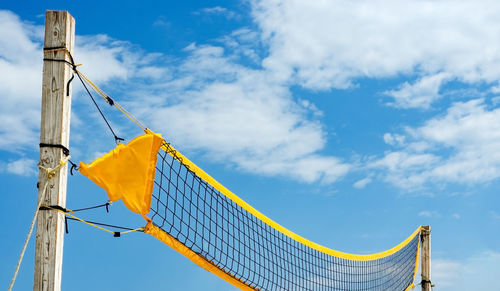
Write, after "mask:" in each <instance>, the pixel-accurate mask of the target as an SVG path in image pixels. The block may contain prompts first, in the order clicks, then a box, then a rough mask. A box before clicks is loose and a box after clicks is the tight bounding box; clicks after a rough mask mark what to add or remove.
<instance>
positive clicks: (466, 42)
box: [0, 0, 500, 290]
mask: <svg viewBox="0 0 500 291" xmlns="http://www.w3.org/2000/svg"><path fill="white" fill-rule="evenodd" d="M0 9H2V10H1V11H0V76H1V77H0V96H1V98H0V100H1V101H0V104H1V106H0V185H1V192H2V197H3V200H4V203H2V205H1V206H0V210H1V211H0V221H1V225H2V229H3V230H4V232H3V235H2V236H0V249H1V250H2V252H3V259H2V263H1V264H0V274H1V275H0V278H1V281H2V282H4V284H5V285H7V284H8V282H9V281H10V277H11V275H12V273H13V271H14V267H15V263H16V261H17V257H18V255H19V252H20V250H21V246H22V243H23V241H24V238H25V235H26V233H27V229H28V226H29V222H30V220H31V216H32V213H33V211H34V207H35V204H36V188H35V184H36V179H37V177H36V173H37V169H36V163H37V159H38V147H37V145H38V142H39V122H40V121H39V118H40V117H39V116H40V94H41V93H40V88H41V67H42V51H41V49H42V40H43V22H44V12H45V10H46V9H60V10H69V11H70V13H71V14H72V15H73V16H74V17H75V18H76V34H77V39H76V42H77V43H76V46H77V47H76V50H75V53H74V56H75V59H76V61H77V62H78V63H82V64H83V66H82V67H81V70H82V71H83V72H84V73H85V74H86V75H87V76H88V77H89V78H91V79H92V80H94V81H96V82H97V83H98V84H100V85H101V86H102V87H103V88H104V89H105V90H106V91H107V92H108V93H109V94H110V95H111V96H113V97H114V98H115V99H116V100H118V101H119V102H120V103H121V104H122V105H124V106H125V107H126V108H127V109H129V111H131V112H133V113H134V114H135V115H136V116H137V117H138V118H139V119H140V120H142V121H143V122H144V123H145V124H147V125H148V126H149V127H150V128H152V129H153V130H155V131H158V132H161V133H163V135H164V137H165V138H166V139H167V140H169V141H171V142H172V143H173V145H175V146H176V147H177V148H178V149H180V150H181V151H182V152H183V153H184V154H185V155H187V156H188V157H190V159H191V160H193V161H195V162H196V163H197V164H198V165H199V166H201V167H202V168H203V169H205V170H206V171H207V172H208V173H210V174H211V175H212V176H213V177H215V178H216V179H217V180H219V181H220V182H221V183H222V184H224V185H225V186H227V187H228V188H229V189H231V190H232V191H233V192H235V193H237V194H238V195H240V196H241V197H242V198H243V199H244V200H246V201H247V202H248V203H250V204H251V205H252V206H254V207H255V208H257V209H259V210H260V211H261V212H263V213H264V214H266V215H267V216H269V217H271V218H273V219H274V220H276V221H277V222H278V223H280V224H282V225H284V226H286V227H287V228H289V229H291V230H292V231H294V232H296V233H298V234H300V235H302V236H304V237H306V238H308V239H310V240H312V241H315V242H317V243H319V244H322V245H325V246H327V247H330V248H333V249H337V250H340V251H344V252H351V253H373V252H379V251H383V250H385V249H388V248H390V247H392V246H394V245H396V244H397V243H399V242H400V241H401V240H403V239H404V238H406V237H407V236H408V235H409V234H411V233H412V232H413V230H414V229H415V228H416V227H417V226H418V225H427V224H430V225H431V226H432V230H433V232H432V258H433V265H432V268H433V281H434V282H435V284H436V287H435V290H492V287H491V286H496V285H497V284H496V282H495V281H494V280H495V278H497V277H498V276H499V275H500V247H499V245H500V244H499V241H500V206H499V205H500V198H499V195H498V190H497V189H498V187H499V185H500V183H499V182H500V179H499V178H500V154H499V153H498V152H499V151H498V148H500V53H499V52H500V38H499V37H498V35H500V34H499V33H500V20H499V19H498V13H499V12H500V5H499V4H498V3H497V2H495V1H481V2H480V3H477V2H476V1H460V2H458V3H457V2H455V1H451V0H442V1H410V0H405V1H356V2H352V1H299V0H297V1H277V0H276V1H272V0H260V1H257V0H255V1H181V2H179V1H177V2H174V1H164V2H163V3H155V2H153V1H143V2H141V3H140V4H139V3H138V2H136V1H134V2H132V1H120V3H119V4H118V3H113V2H103V1H87V2H83V1H80V2H75V3H67V2H63V1H11V2H6V3H3V4H2V6H1V7H0ZM73 90H74V94H73V112H72V128H71V138H70V140H71V142H70V147H71V153H72V157H73V160H75V161H80V160H82V161H86V162H89V161H91V160H92V159H93V158H95V157H97V156H99V155H100V154H102V153H104V152H107V151H109V150H110V149H111V148H113V146H114V141H113V138H112V136H111V135H110V134H109V132H108V131H107V129H106V127H105V124H104V123H103V122H102V120H101V119H99V116H98V115H97V113H96V112H95V110H94V108H92V104H91V103H90V102H89V100H88V98H87V97H86V96H85V95H84V94H83V93H84V92H83V89H82V88H81V86H79V85H77V84H76V83H75V84H74V87H73ZM102 106H103V107H104V109H105V113H106V114H107V116H108V117H109V118H110V120H111V122H112V124H113V126H114V127H115V128H116V130H117V131H118V132H119V135H120V136H122V137H125V138H127V140H130V139H131V138H133V137H134V136H136V135H138V134H139V133H140V132H139V131H138V130H137V128H135V127H134V125H133V124H132V123H130V122H128V121H127V120H126V119H123V117H122V116H120V115H119V113H118V112H116V111H113V110H112V109H110V108H108V107H105V105H104V104H103V105H102ZM106 199H107V197H106V194H105V192H104V191H103V190H101V189H99V188H98V187H96V186H95V185H93V184H92V182H90V181H89V180H87V179H85V178H84V177H82V176H81V175H75V176H72V177H70V178H69V182H68V204H67V206H68V208H80V207H85V206H88V205H94V204H100V203H103V202H105V201H106ZM84 216H85V217H87V218H89V219H94V220H99V221H104V222H110V223H116V224H121V225H129V226H133V227H136V226H142V225H143V224H144V223H143V220H142V218H140V217H136V216H135V215H134V214H132V213H129V212H127V211H126V210H125V209H123V207H122V205H121V203H116V204H115V205H113V207H112V208H111V213H110V214H106V213H105V212H104V211H99V210H97V211H93V212H90V213H88V214H85V215H84ZM33 245H34V242H33V241H31V243H30V247H29V249H28V252H27V255H26V257H25V260H24V262H23V265H22V267H21V272H20V274H19V277H18V281H17V283H16V289H17V290H26V289H29V288H31V286H32V273H33V260H34V259H33ZM118 288H120V289H121V290H142V289H150V290H233V289H234V288H233V287H232V286H229V285H228V284H227V283H225V282H224V281H222V280H220V279H218V278H217V277H216V276H214V275H212V274H209V273H207V272H206V271H204V270H202V269H200V268H198V267H197V266H195V265H194V264H192V263H191V262H190V261H188V260H187V259H185V258H184V257H182V256H181V255H179V254H177V253H176V252H175V251H173V250H171V249H169V248H168V247H167V246H165V245H163V244H161V243H159V242H158V241H156V240H155V239H154V238H152V237H149V236H146V235H142V234H140V233H135V234H130V235H127V236H124V237H122V238H119V239H116V238H113V237H110V236H109V235H108V234H107V233H101V232H99V231H96V230H95V229H93V228H88V227H86V226H84V225H79V224H76V223H71V224H70V233H69V235H66V237H65V252H64V269H63V289H64V290H89V289H90V290H113V289H118Z"/></svg>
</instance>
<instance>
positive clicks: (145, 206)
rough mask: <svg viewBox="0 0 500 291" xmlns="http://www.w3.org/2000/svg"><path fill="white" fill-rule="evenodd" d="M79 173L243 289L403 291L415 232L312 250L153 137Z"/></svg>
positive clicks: (414, 258) (410, 275) (410, 283)
mask: <svg viewBox="0 0 500 291" xmlns="http://www.w3.org/2000/svg"><path fill="white" fill-rule="evenodd" d="M80 171H81V172H82V173H83V174H84V175H86V176H88V177H89V178H90V179H92V180H93V181H94V182H96V183H97V184H98V185H100V186H102V187H103V188H105V189H106V191H107V193H108V196H109V198H110V200H111V201H116V200H119V199H122V200H123V202H124V203H125V205H126V206H127V207H128V208H129V209H130V210H132V211H134V212H137V213H140V214H142V215H143V217H144V218H145V219H146V220H147V225H146V226H145V227H144V232H145V233H148V234H151V235H153V236H154V237H156V238H157V239H159V240H160V241H162V242H164V243H165V244H167V245H169V246H170V247H172V248H173V249H175V250H177V251H178V252H180V253H181V254H183V255H184V256H186V257H187V258H189V259H190V260H191V261H193V262H194V263H195V264H197V265H199V266H200V267H202V268H204V269H206V270H208V271H210V272H212V273H214V274H216V275H217V276H219V277H221V278H222V279H224V280H226V281H228V282H229V283H231V284H233V285H234V286H236V287H238V288H240V289H244V290H408V289H410V288H412V287H414V280H415V275H416V272H417V269H418V256H419V241H420V231H421V227H419V228H418V229H417V230H415V232H414V233H413V234H411V235H410V236H409V237H408V238H407V239H406V240H404V241H403V242H402V243H400V244H399V245H397V246H396V247H394V248H392V249H390V250H387V251H384V252H381V253H377V254H369V255H354V254H347V253H343V252H339V251H335V250H332V249H329V248H326V247H323V246H320V245H318V244H316V243H313V242H311V241H309V240H307V239H305V238H303V237H301V236H299V235H297V234H295V233H293V232H291V231H290V230H288V229H286V228H284V227H283V226H281V225H279V224H278V223H276V222H274V221H273V220H271V219H270V218H268V217H266V216H265V215H263V214H262V213H260V212H259V211H257V210H256V209H254V208H253V207H251V206H250V205H248V204H247V203H246V202H245V201H243V200H242V199H241V198H239V197H238V196H236V195H235V194H233V193H232V192H231V191H229V190H228V189H227V188H225V187H224V186H223V185H221V184H220V183H218V182H217V181H216V180H215V179H213V178H212V177H211V176H209V175H208V174H207V173H205V172H204V171H203V170H202V169H200V168H199V167H198V166H196V165H195V164H194V163H192V162H191V161H190V160H189V159H188V158H186V157H185V156H183V155H182V154H181V153H180V152H178V151H177V150H175V149H174V148H173V147H172V146H171V145H170V144H169V143H167V142H166V141H165V140H163V138H161V136H160V135H158V134H155V133H153V132H151V131H149V130H146V134H145V135H142V136H139V137H137V138H136V139H134V140H132V141H130V142H129V144H127V145H122V144H120V145H119V146H118V147H117V148H116V149H114V150H113V151H111V152H110V153H108V154H106V155H105V156H103V157H102V158H99V159H97V160H96V161H94V162H92V163H91V164H90V165H86V164H84V163H81V164H80Z"/></svg>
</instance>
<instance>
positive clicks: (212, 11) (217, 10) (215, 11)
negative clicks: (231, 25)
mask: <svg viewBox="0 0 500 291" xmlns="http://www.w3.org/2000/svg"><path fill="white" fill-rule="evenodd" d="M193 14H195V15H202V14H205V15H223V16H224V17H226V18H227V19H234V18H236V17H238V15H237V14H236V13H235V12H234V11H231V10H229V9H227V8H225V7H221V6H214V7H206V8H203V9H200V10H198V11H195V12H193Z"/></svg>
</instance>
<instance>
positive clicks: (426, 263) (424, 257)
mask: <svg viewBox="0 0 500 291" xmlns="http://www.w3.org/2000/svg"><path fill="white" fill-rule="evenodd" d="M420 235H421V236H420V238H421V243H422V254H421V263H422V267H421V268H422V271H421V275H422V291H431V290H432V283H431V227H430V226H429V225H426V226H422V232H421V234H420Z"/></svg>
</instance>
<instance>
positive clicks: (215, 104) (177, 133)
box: [0, 9, 351, 183]
mask: <svg viewBox="0 0 500 291" xmlns="http://www.w3.org/2000/svg"><path fill="white" fill-rule="evenodd" d="M214 11H219V12H220V11H221V9H216V10H214ZM0 18H1V20H2V21H3V22H4V23H5V24H6V26H5V27H10V26H12V27H13V28H15V29H17V30H18V32H19V33H18V34H19V37H21V38H22V39H20V40H19V42H22V41H24V42H26V45H25V47H26V48H27V49H29V51H27V52H26V55H27V57H28V58H29V60H31V62H28V63H29V65H28V63H27V64H26V66H25V67H24V69H25V71H28V74H27V75H28V76H31V78H33V82H30V83H29V86H24V85H25V84H24V81H23V80H22V78H20V76H21V75H23V74H24V72H23V71H19V72H18V73H16V71H14V75H15V76H17V77H15V78H13V79H12V80H13V81H12V82H11V83H7V82H6V83H2V84H0V89H4V88H5V89H9V88H10V87H9V86H11V87H12V88H23V89H26V88H28V89H26V92H25V93H22V96H20V93H19V92H17V91H16V90H14V89H12V90H10V91H9V90H4V92H7V93H5V94H6V97H7V98H4V99H3V100H2V103H3V105H4V106H2V109H0V110H1V111H2V112H1V113H2V114H1V117H0V121H2V122H0V124H2V125H12V126H14V125H15V126H17V127H18V128H17V129H16V130H10V129H9V127H8V126H2V128H1V129H0V137H2V138H0V149H3V150H12V149H19V148H22V147H23V146H28V145H30V144H36V139H38V133H37V132H38V124H39V116H40V114H39V110H40V109H39V104H40V100H39V98H40V97H36V96H39V95H40V94H39V88H40V82H41V80H40V78H39V76H40V72H41V61H40V59H41V54H40V51H41V38H40V36H39V35H38V34H37V35H38V38H34V37H33V36H32V35H34V33H33V32H32V31H37V32H40V29H39V28H40V27H35V26H33V27H31V30H29V31H28V30H26V28H25V27H24V26H23V25H24V24H23V22H22V21H21V20H20V19H19V18H18V17H17V16H16V15H14V14H13V13H11V12H3V14H2V15H0ZM3 27H4V26H2V28H3ZM228 37H229V38H231V39H232V41H234V42H236V43H241V44H245V43H249V42H250V41H251V40H252V39H255V35H254V34H252V33H251V31H249V30H238V31H235V32H234V33H233V34H231V35H230V36H228ZM229 42H230V39H228V38H226V42H224V43H225V44H227V43H229ZM9 43H10V42H7V41H5V44H4V45H3V46H0V55H1V56H2V58H3V59H6V60H9V58H11V55H15V50H13V49H10V47H9V46H8V45H9ZM185 52H186V53H187V55H188V57H187V58H186V59H185V60H181V61H178V62H176V63H172V62H167V61H165V60H166V59H167V57H166V56H165V55H163V54H150V53H145V52H143V51H142V50H141V49H140V48H139V47H137V46H134V45H132V44H130V43H128V42H125V41H119V40H115V39H112V38H110V37H108V36H106V35H94V36H78V37H77V48H76V49H75V58H76V59H77V61H78V62H82V63H84V66H83V67H82V68H81V70H82V71H83V72H85V73H86V74H87V75H88V76H89V77H90V78H91V79H93V80H95V81H97V82H98V83H99V84H100V85H101V86H102V87H103V88H104V89H107V90H108V91H111V92H115V93H117V94H120V98H121V99H120V101H122V102H123V104H125V105H126V106H130V107H129V108H130V109H132V110H133V111H134V112H135V113H136V114H137V115H138V116H140V117H141V118H142V119H143V120H144V121H145V122H147V123H148V124H149V125H150V126H151V127H152V128H153V129H155V130H158V131H160V132H163V133H165V136H166V137H167V138H168V139H170V140H172V141H173V142H174V144H176V145H180V146H181V148H185V149H190V150H194V151H197V152H199V153H201V154H202V155H204V156H206V157H208V158H210V159H212V160H213V161H217V162H223V163H225V164H226V165H228V166H231V167H235V168H237V169H240V170H243V171H248V172H251V173H255V174H260V175H269V176H276V175H278V176H284V177H289V178H292V179H297V180H299V181H303V182H315V181H320V182H323V183H332V182H335V181H337V180H338V179H340V178H342V177H343V176H344V175H345V174H346V173H347V172H348V171H349V170H350V168H351V166H350V165H349V164H348V163H346V162H344V161H342V160H341V159H340V158H338V157H334V156H327V155H322V154H320V151H321V150H322V149H323V148H324V147H325V144H326V138H325V135H326V133H325V132H324V129H323V126H322V125H321V123H320V122H319V121H318V120H317V119H316V118H317V116H318V110H317V108H316V107H315V106H314V104H312V103H311V102H309V101H307V100H300V101H299V102H296V101H294V100H293V98H292V96H291V93H290V91H289V88H288V87H287V86H286V85H285V84H283V83H280V82H275V81H273V80H272V79H270V78H269V75H268V72H267V71H265V70H260V69H252V68H249V67H246V66H244V65H241V64H239V63H238V62H237V60H239V58H241V57H242V56H246V57H248V56H249V55H248V54H249V51H248V50H241V49H239V46H238V45H236V46H229V47H227V48H226V47H223V46H213V45H196V44H192V45H190V46H188V47H187V48H186V49H185ZM250 54H251V53H250ZM256 58H258V57H256ZM3 59H2V60H3ZM256 60H257V59H256ZM23 62H25V60H24V59H22V60H21V59H20V60H17V59H15V60H12V61H11V62H10V63H8V62H5V64H1V63H0V66H6V67H5V70H2V72H4V73H3V75H6V76H7V75H9V74H10V75H12V72H9V73H6V72H8V70H7V69H8V68H10V67H8V66H12V67H22V66H23V64H24V63H23ZM32 63H38V64H39V65H38V67H36V66H33V65H32ZM0 79H1V78H0ZM35 79H37V80H36V81H35ZM76 88H77V90H76V94H75V95H76V96H75V101H76V102H75V103H74V105H75V106H74V108H75V111H74V113H75V116H76V117H75V118H74V120H75V121H79V120H81V118H82V116H81V114H80V111H79V110H78V108H79V107H78V106H79V104H80V105H81V104H83V103H82V102H78V101H79V98H78V95H79V94H78V87H76ZM23 96H26V97H28V98H29V99H25V100H23V102H25V103H23V104H25V105H26V108H25V111H23V114H17V113H15V111H14V110H13V108H16V106H18V105H19V104H18V102H17V100H18V99H19V98H20V97H23ZM34 96H35V97H34ZM89 122H91V123H92V122H93V123H95V121H89ZM93 123H92V125H93ZM75 124H76V126H78V127H77V129H78V130H73V131H72V140H73V141H79V142H81V143H82V144H81V145H80V147H82V150H83V151H88V152H89V153H85V154H86V156H89V155H91V153H93V152H96V151H102V150H103V149H102V148H99V147H96V144H95V143H90V145H89V148H85V149H84V148H83V146H84V143H88V141H86V139H85V138H84V137H83V136H84V135H85V134H92V136H94V135H95V134H96V133H95V132H96V131H95V128H93V126H92V125H90V124H88V123H87V122H76V123H75ZM97 124H100V126H101V127H104V124H103V123H97ZM115 125H116V124H115ZM19 127H21V130H20V129H19ZM117 127H118V131H119V132H120V130H121V129H122V127H120V126H117ZM14 128H15V127H14ZM123 130H125V129H123Z"/></svg>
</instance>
